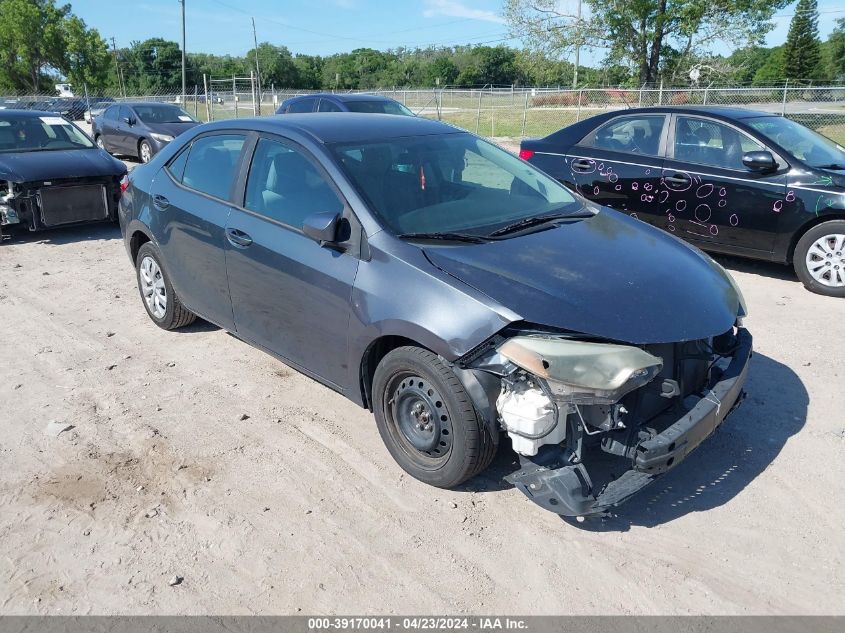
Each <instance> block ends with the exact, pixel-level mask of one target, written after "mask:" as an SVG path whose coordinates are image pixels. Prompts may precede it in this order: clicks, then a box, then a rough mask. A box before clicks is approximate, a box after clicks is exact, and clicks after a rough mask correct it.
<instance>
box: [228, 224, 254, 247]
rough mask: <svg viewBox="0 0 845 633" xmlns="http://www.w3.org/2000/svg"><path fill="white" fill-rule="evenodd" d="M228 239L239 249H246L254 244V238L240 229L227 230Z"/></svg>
mask: <svg viewBox="0 0 845 633" xmlns="http://www.w3.org/2000/svg"><path fill="white" fill-rule="evenodd" d="M226 239H227V240H229V243H230V244H231V245H232V246H236V247H237V248H246V247H247V246H249V245H250V244H252V238H251V237H250V236H249V235H247V234H246V233H244V232H243V231H239V230H238V229H226Z"/></svg>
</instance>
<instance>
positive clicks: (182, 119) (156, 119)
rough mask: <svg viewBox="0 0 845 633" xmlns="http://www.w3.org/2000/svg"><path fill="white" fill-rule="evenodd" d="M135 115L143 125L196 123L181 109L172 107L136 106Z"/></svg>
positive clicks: (157, 105)
mask: <svg viewBox="0 0 845 633" xmlns="http://www.w3.org/2000/svg"><path fill="white" fill-rule="evenodd" d="M133 108H134V110H135V114H137V115H138V118H139V119H141V120H142V121H143V122H144V123H196V122H197V121H196V119H194V117H192V116H191V115H190V114H188V113H187V112H185V111H184V110H183V109H182V108H180V107H178V106H173V105H159V104H156V105H136V106H133Z"/></svg>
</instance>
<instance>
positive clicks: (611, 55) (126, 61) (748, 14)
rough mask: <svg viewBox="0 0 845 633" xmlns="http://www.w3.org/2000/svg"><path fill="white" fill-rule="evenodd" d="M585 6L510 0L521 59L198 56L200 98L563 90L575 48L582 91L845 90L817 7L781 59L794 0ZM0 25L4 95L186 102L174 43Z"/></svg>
mask: <svg viewBox="0 0 845 633" xmlns="http://www.w3.org/2000/svg"><path fill="white" fill-rule="evenodd" d="M585 2H587V4H588V5H590V7H591V8H592V12H591V13H590V17H589V18H588V19H581V18H576V19H574V20H573V19H571V18H570V16H567V15H565V14H562V13H557V12H559V11H560V8H559V7H560V6H562V5H560V4H559V3H557V2H555V1H554V0H506V1H505V3H504V10H505V16H506V18H507V20H508V23H509V25H510V28H511V31H512V34H513V35H514V36H515V37H521V38H522V41H523V43H524V47H523V48H521V49H514V48H510V47H507V46H503V45H497V46H489V45H475V46H469V45H466V46H448V47H429V48H417V49H408V48H395V49H390V50H386V51H379V50H375V49H372V48H358V49H355V50H353V51H351V52H346V53H337V54H334V55H327V56H319V55H305V54H295V53H292V52H291V51H290V50H288V48H287V47H285V46H283V45H279V44H273V43H270V42H264V43H261V44H259V45H258V47H257V49H256V50H250V51H248V52H247V53H246V54H245V55H243V56H232V55H212V54H208V53H191V52H189V53H188V55H187V68H186V72H187V80H188V84H189V86H191V91H193V90H192V89H193V86H194V85H200V86H202V78H203V75H207V76H208V77H210V78H215V79H221V78H225V77H233V76H237V77H248V76H249V75H250V72H255V71H256V69H258V70H260V77H261V81H262V84H263V86H264V87H265V88H269V87H270V86H271V85H272V86H274V87H275V88H277V89H282V90H283V89H312V90H316V89H338V90H346V89H372V88H393V87H400V88H401V87H432V86H436V85H439V86H443V87H445V86H476V87H477V86H484V85H498V86H508V85H527V86H563V87H568V86H570V85H572V81H573V78H574V71H575V69H574V66H573V64H572V63H570V62H569V61H567V60H568V59H570V58H571V57H572V51H573V46H578V47H583V48H589V47H602V48H604V49H605V50H606V57H605V59H604V62H603V63H602V64H601V66H600V67H584V66H582V67H581V68H580V69H579V72H578V85H579V86H611V85H628V86H636V85H641V84H643V83H649V84H654V85H656V84H657V83H658V82H660V81H666V84H667V86H668V85H679V84H681V85H688V84H689V83H690V81H694V82H696V83H699V84H703V85H707V84H708V83H710V82H716V83H720V84H725V83H732V82H736V83H743V84H748V83H756V84H761V85H772V84H775V83H780V82H782V81H783V80H785V79H790V80H791V81H792V82H793V84H794V83H796V82H804V83H806V82H810V81H843V80H845V19H840V20H839V21H838V24H837V27H836V29H835V30H834V31H833V33H832V34H831V36H830V37H829V38H828V39H827V41H825V42H822V41H821V40H820V38H819V36H818V8H817V6H816V0H800V1H799V3H798V6H797V7H796V9H795V17H793V19H792V23H791V25H790V30H789V35H788V37H787V41H786V43H785V44H783V45H782V46H777V47H773V48H765V47H763V46H761V45H760V42H762V37H763V35H764V34H765V32H766V31H767V30H768V28H770V27H771V24H770V23H769V20H770V19H771V17H772V15H773V12H774V11H775V10H776V9H778V8H780V7H782V6H784V5H785V4H786V0H724V1H723V2H719V3H715V4H714V3H712V2H711V1H710V0H624V1H623V0H619V1H618V2H617V1H616V0H610V1H605V0H602V2H596V3H595V4H594V3H593V1H592V0H585ZM547 4H548V6H546V5H547ZM705 9H706V10H705ZM0 23H1V24H2V26H3V28H2V29H0V90H4V91H23V92H33V93H36V92H41V93H43V92H52V90H53V85H54V84H55V83H56V82H57V81H59V80H62V79H66V80H67V81H69V82H70V83H72V84H73V85H74V86H75V88H76V90H77V91H78V92H79V91H81V88H82V87H83V85H84V86H85V87H87V89H88V91H89V92H90V93H91V94H98V93H102V94H118V93H125V94H157V93H158V94H165V93H176V92H179V91H180V90H181V82H182V53H181V49H180V47H179V44H178V43H177V42H173V41H169V40H166V39H162V38H150V39H147V40H144V41H142V42H133V43H131V44H130V45H129V46H126V47H122V48H112V49H110V48H109V46H108V44H107V42H106V41H105V40H104V38H103V37H102V36H101V35H100V33H99V32H98V31H97V30H96V29H94V28H90V27H88V26H87V25H86V24H85V22H84V21H83V20H82V19H81V18H80V17H78V16H76V15H75V14H74V13H73V12H72V10H71V6H70V5H62V6H59V5H57V4H56V2H55V0H0ZM726 24H727V25H729V26H725V25H726ZM573 28H574V30H573ZM34 34H37V36H34ZM717 35H718V36H719V37H721V38H722V39H723V40H725V39H727V40H730V39H732V38H735V39H736V40H737V42H742V43H744V45H743V46H738V47H737V48H736V50H735V52H733V53H732V54H731V55H730V56H726V57H723V56H713V55H710V54H708V53H707V52H706V51H707V48H708V46H709V45H712V44H713V42H714V41H715V38H716V37H717ZM692 71H695V72H694V73H693V72H692ZM690 76H693V77H694V79H693V80H691V79H690ZM200 89H202V88H200Z"/></svg>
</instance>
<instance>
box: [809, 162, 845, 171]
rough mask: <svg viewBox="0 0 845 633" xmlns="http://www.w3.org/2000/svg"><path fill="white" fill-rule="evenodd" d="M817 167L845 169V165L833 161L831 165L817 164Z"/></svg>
mask: <svg viewBox="0 0 845 633" xmlns="http://www.w3.org/2000/svg"><path fill="white" fill-rule="evenodd" d="M816 169H837V170H839V169H845V165H840V164H839V163H831V164H830V165H816Z"/></svg>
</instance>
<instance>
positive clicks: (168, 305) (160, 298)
mask: <svg viewBox="0 0 845 633" xmlns="http://www.w3.org/2000/svg"><path fill="white" fill-rule="evenodd" d="M135 270H136V272H137V276H138V290H139V291H140V292H141V299H142V300H143V302H144V308H146V310H147V314H149V315H150V318H151V319H152V320H153V323H155V324H156V325H157V326H159V327H160V328H162V329H164V330H175V329H176V328H180V327H183V326H185V325H189V324H191V323H193V322H194V320H196V318H197V317H196V315H194V314H193V313H192V312H191V311H189V310H188V309H187V308H186V307H185V306H183V305H182V302H181V301H180V300H179V297H178V295H177V294H176V291H174V290H173V286H172V285H170V280H169V279H168V278H167V274H166V273H165V272H164V267H163V266H162V264H161V254H160V253H159V252H158V249H157V248H156V247H155V246H154V245H153V244H152V243H151V242H147V243H146V244H142V245H141V248H140V249H138V257H137V258H136V259H135Z"/></svg>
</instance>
